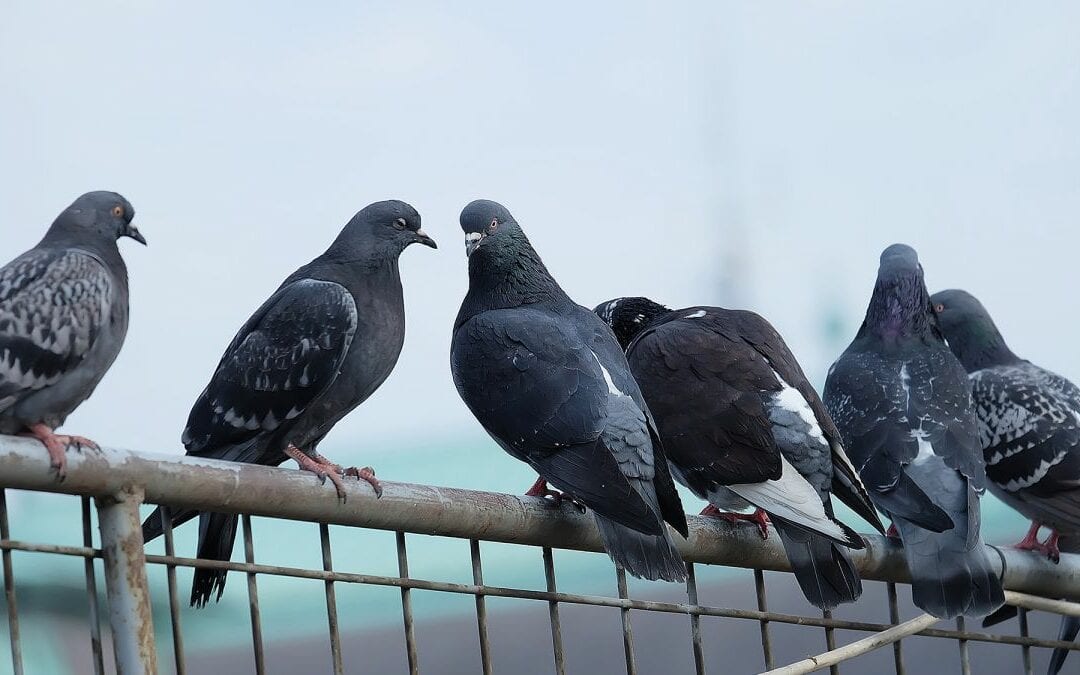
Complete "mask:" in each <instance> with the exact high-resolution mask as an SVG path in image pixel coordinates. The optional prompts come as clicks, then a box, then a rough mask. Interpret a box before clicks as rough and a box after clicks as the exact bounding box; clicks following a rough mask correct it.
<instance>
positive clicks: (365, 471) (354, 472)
mask: <svg viewBox="0 0 1080 675" xmlns="http://www.w3.org/2000/svg"><path fill="white" fill-rule="evenodd" d="M345 475H346V476H356V478H357V479H358V480H365V481H367V482H368V483H370V484H371V488H372V489H373V490H375V498H376V499H379V498H381V497H382V493H383V489H382V484H381V483H379V479H378V478H376V477H375V469H372V468H371V467H370V466H365V467H363V468H360V469H357V468H356V467H355V466H353V467H349V468H348V469H345Z"/></svg>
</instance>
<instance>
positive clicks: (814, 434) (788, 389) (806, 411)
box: [773, 370, 825, 443]
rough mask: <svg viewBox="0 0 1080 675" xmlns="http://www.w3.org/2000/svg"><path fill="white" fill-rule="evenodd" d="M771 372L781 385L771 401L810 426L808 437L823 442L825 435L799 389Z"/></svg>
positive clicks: (774, 372)
mask: <svg viewBox="0 0 1080 675" xmlns="http://www.w3.org/2000/svg"><path fill="white" fill-rule="evenodd" d="M773 374H774V375H776V380H777V381H778V382H779V383H780V386H782V387H783V389H781V390H780V391H778V392H777V393H776V395H775V396H774V397H773V401H774V402H775V403H776V405H778V406H780V407H781V408H783V409H784V410H788V411H790V412H793V413H795V414H796V415H798V416H799V417H800V418H801V419H802V421H803V422H805V423H806V425H807V426H809V427H810V437H811V438H813V439H815V440H818V441H820V442H822V443H824V442H825V435H824V434H822V433H821V425H819V424H818V421H817V417H815V416H814V411H813V410H811V409H810V404H809V403H807V402H806V399H805V398H803V395H802V394H801V393H799V390H798V389H796V388H795V387H792V386H791V385H789V384H788V383H787V382H785V381H784V378H782V377H780V374H779V373H777V372H776V371H775V370H774V371H773Z"/></svg>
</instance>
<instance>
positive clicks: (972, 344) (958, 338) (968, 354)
mask: <svg viewBox="0 0 1080 675" xmlns="http://www.w3.org/2000/svg"><path fill="white" fill-rule="evenodd" d="M948 340H949V348H950V349H952V351H953V353H954V354H956V358H958V359H960V363H962V364H963V365H964V370H966V371H968V372H969V373H973V372H975V371H976V370H982V369H983V368H989V367H991V366H1002V365H1008V364H1010V363H1018V362H1020V361H1022V360H1023V359H1021V358H1020V357H1019V356H1017V355H1016V354H1014V353H1013V351H1012V350H1011V349H1009V345H1007V344H1005V338H1003V337H1002V336H1001V332H1000V331H999V330H998V329H997V326H995V325H994V322H993V320H992V319H990V318H989V317H979V318H978V319H975V320H973V321H972V322H971V323H970V325H969V326H967V327H966V330H964V331H962V332H958V333H957V334H956V335H949V336H948Z"/></svg>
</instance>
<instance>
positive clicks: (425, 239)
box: [416, 230, 439, 248]
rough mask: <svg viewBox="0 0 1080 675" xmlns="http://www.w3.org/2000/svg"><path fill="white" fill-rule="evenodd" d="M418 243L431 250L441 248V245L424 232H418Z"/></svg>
mask: <svg viewBox="0 0 1080 675" xmlns="http://www.w3.org/2000/svg"><path fill="white" fill-rule="evenodd" d="M416 241H417V243H419V244H423V245H424V246H430V247H431V248H439V245H438V244H436V243H435V240H434V239H432V238H431V237H429V236H427V233H425V232H424V231H423V230H417V231H416Z"/></svg>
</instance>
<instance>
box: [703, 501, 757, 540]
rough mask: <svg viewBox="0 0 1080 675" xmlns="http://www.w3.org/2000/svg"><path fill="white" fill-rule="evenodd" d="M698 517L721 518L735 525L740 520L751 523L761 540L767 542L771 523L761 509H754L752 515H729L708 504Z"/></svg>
mask: <svg viewBox="0 0 1080 675" xmlns="http://www.w3.org/2000/svg"><path fill="white" fill-rule="evenodd" d="M700 515H703V516H712V517H714V518H722V519H724V520H726V521H728V522H729V523H732V524H735V523H737V522H739V521H740V520H742V521H747V522H751V523H753V524H754V525H756V526H757V529H758V534H760V535H761V538H762V539H763V540H768V538H769V523H770V522H771V521H770V520H769V514H767V513H765V512H764V511H762V510H761V509H756V510H755V511H754V512H753V513H730V512H728V511H721V510H720V509H718V508H716V507H715V506H713V505H712V504H709V505H708V506H706V507H705V508H704V509H703V510H702V511H701V514H700Z"/></svg>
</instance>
